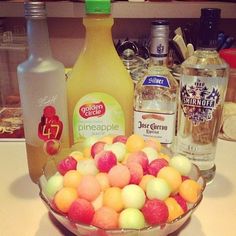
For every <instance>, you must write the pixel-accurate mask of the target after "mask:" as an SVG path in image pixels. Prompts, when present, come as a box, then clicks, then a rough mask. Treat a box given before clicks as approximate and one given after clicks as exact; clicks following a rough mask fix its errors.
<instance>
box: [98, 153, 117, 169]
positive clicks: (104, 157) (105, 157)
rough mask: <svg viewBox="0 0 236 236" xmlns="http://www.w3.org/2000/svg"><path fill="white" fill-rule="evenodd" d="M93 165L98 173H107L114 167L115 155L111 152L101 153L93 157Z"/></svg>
mask: <svg viewBox="0 0 236 236" xmlns="http://www.w3.org/2000/svg"><path fill="white" fill-rule="evenodd" d="M94 160H95V163H96V166H97V168H98V170H99V171H100V172H108V171H109V170H110V169H111V168H112V167H113V166H115V165H116V163H117V159H116V155H115V154H114V153H113V152H112V151H105V150H104V151H101V152H99V153H98V154H97V155H95V158H94Z"/></svg>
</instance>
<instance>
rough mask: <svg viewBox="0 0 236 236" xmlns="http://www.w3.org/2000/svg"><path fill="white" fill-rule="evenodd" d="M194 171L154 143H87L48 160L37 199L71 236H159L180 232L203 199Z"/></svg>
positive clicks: (117, 139) (134, 138)
mask: <svg viewBox="0 0 236 236" xmlns="http://www.w3.org/2000/svg"><path fill="white" fill-rule="evenodd" d="M205 186H206V183H205V181H204V179H203V177H202V176H201V175H200V172H199V169H198V168H197V167H196V166H195V165H194V164H192V163H191V162H190V161H189V160H188V159H187V158H186V157H184V156H182V155H174V154H172V152H171V151H170V150H169V149H167V148H165V147H164V146H162V145H161V144H160V142H159V141H158V140H156V139H152V138H151V139H147V140H144V139H143V138H142V137H140V136H139V135H137V134H133V135H131V136H129V137H125V136H123V135H118V136H111V135H109V136H106V137H103V138H100V139H98V138H94V137H91V138H89V139H87V140H86V141H85V142H84V144H83V148H80V149H78V148H76V147H73V148H72V149H69V150H67V151H66V152H65V154H64V157H63V158H61V157H60V158H57V156H53V157H51V158H50V159H49V160H48V162H47V164H46V166H45V168H44V174H43V175H42V176H41V177H40V181H39V187H40V197H41V198H42V200H43V202H44V203H45V204H46V206H47V208H48V209H49V211H50V212H51V214H52V215H53V216H54V217H55V218H56V219H57V220H58V221H59V222H60V223H61V224H62V225H64V226H65V227H66V228H67V229H68V230H70V231H71V232H72V233H74V234H75V235H84V236H96V235H97V236H105V235H106V236H110V235H116V236H121V235H125V236H131V235H132V236H133V235H135V236H136V235H141V236H160V235H168V234H170V233H172V232H174V231H176V230H177V229H179V228H180V227H181V226H182V225H183V224H184V223H185V222H186V220H187V219H188V218H189V217H190V216H191V214H192V213H193V212H194V210H195V209H196V208H197V206H198V205H199V204H200V202H201V200H202V198H203V191H204V189H205Z"/></svg>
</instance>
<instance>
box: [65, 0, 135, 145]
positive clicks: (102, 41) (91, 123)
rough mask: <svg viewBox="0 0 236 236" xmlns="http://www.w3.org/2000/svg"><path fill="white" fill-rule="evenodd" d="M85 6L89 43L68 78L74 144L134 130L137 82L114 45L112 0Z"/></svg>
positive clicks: (87, 3) (70, 128)
mask: <svg viewBox="0 0 236 236" xmlns="http://www.w3.org/2000/svg"><path fill="white" fill-rule="evenodd" d="M85 5H86V13H87V15H86V17H84V19H83V24H84V26H85V28H86V37H85V45H84V48H83V50H82V52H81V54H80V56H79V58H78V60H77V61H76V63H75V65H74V67H73V69H72V72H71V76H70V78H69V79H68V81H67V94H68V110H69V111H68V115H69V132H70V143H71V145H73V144H75V143H81V142H82V141H83V140H84V139H86V138H87V137H91V136H97V137H102V136H105V135H119V134H125V135H130V134H131V133H132V130H133V125H132V120H133V117H132V113H133V112H132V107H133V83H132V80H131V78H130V75H129V74H128V72H127V70H126V69H125V67H124V65H123V63H122V61H121V59H120V58H119V56H118V54H117V52H116V50H115V47H114V44H113V40H112V34H111V27H112V25H113V23H114V20H113V18H112V17H111V16H110V1H107V0H106V1H104V0H102V1H101V0H98V1H92V2H91V1H86V3H85Z"/></svg>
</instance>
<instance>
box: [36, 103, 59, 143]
mask: <svg viewBox="0 0 236 236" xmlns="http://www.w3.org/2000/svg"><path fill="white" fill-rule="evenodd" d="M62 130H63V123H62V121H61V120H60V118H59V117H58V116H57V114H56V109H55V107H53V106H46V107H45V108H44V110H43V115H42V117H41V121H40V123H39V125H38V136H39V138H40V139H42V140H43V141H47V140H50V139H56V140H60V138H61V135H62Z"/></svg>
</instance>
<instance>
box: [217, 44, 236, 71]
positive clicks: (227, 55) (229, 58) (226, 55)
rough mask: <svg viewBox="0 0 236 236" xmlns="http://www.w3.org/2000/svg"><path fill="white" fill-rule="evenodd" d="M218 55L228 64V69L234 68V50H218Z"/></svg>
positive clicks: (235, 57)
mask: <svg viewBox="0 0 236 236" xmlns="http://www.w3.org/2000/svg"><path fill="white" fill-rule="evenodd" d="M219 54H220V57H221V58H223V59H224V60H225V61H226V62H227V63H228V64H229V66H230V68H236V48H228V49H223V50H220V51H219Z"/></svg>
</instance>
